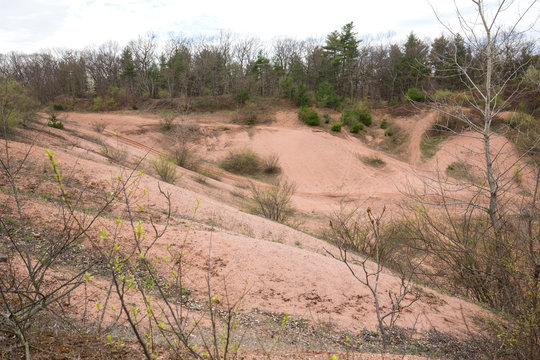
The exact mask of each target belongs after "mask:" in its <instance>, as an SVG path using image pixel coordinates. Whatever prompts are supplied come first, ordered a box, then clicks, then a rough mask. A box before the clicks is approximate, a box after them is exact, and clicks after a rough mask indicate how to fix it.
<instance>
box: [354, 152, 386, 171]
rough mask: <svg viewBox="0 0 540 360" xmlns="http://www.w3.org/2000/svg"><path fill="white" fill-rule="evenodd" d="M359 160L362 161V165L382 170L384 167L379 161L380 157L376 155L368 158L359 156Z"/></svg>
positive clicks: (380, 160)
mask: <svg viewBox="0 0 540 360" xmlns="http://www.w3.org/2000/svg"><path fill="white" fill-rule="evenodd" d="M360 160H362V162H363V163H364V164H366V165H369V166H373V167H376V168H382V167H385V166H386V162H385V161H384V160H383V159H381V157H380V156H379V155H377V154H372V155H370V156H360Z"/></svg>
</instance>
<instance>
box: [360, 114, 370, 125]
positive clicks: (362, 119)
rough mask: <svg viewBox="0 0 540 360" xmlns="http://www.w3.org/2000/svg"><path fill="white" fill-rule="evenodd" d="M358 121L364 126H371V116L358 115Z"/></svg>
mask: <svg viewBox="0 0 540 360" xmlns="http://www.w3.org/2000/svg"><path fill="white" fill-rule="evenodd" d="M358 120H360V122H361V123H362V124H364V125H366V126H371V123H372V120H371V114H368V113H360V115H359V116H358Z"/></svg>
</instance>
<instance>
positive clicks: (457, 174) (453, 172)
mask: <svg viewBox="0 0 540 360" xmlns="http://www.w3.org/2000/svg"><path fill="white" fill-rule="evenodd" d="M446 173H447V174H448V175H449V176H451V177H453V178H456V179H467V180H471V179H472V175H471V173H470V170H469V167H468V166H467V165H466V164H465V163H463V162H459V161H454V162H453V163H451V164H450V165H448V167H447V168H446Z"/></svg>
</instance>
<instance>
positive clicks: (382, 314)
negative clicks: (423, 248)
mask: <svg viewBox="0 0 540 360" xmlns="http://www.w3.org/2000/svg"><path fill="white" fill-rule="evenodd" d="M384 213H385V209H384V208H383V210H382V211H381V213H380V214H379V215H375V214H374V213H373V211H372V210H371V209H370V208H368V209H367V210H366V216H365V217H361V216H359V214H358V209H353V210H352V211H348V212H347V211H343V210H342V211H341V212H340V213H338V214H336V216H334V217H333V218H332V220H333V221H332V220H331V221H330V231H331V233H330V234H331V239H332V242H333V243H334V244H335V245H336V246H337V247H338V250H339V254H338V255H335V254H332V253H331V252H329V251H328V250H327V252H328V253H329V254H330V255H331V256H332V257H334V258H335V259H338V260H340V261H342V262H343V263H344V264H345V265H346V266H347V268H348V269H349V271H350V272H351V274H352V275H353V276H354V278H355V279H356V280H358V282H359V283H360V284H362V285H364V286H367V287H368V288H369V290H370V292H371V294H372V298H373V302H374V305H375V313H376V315H377V321H378V327H379V331H380V333H381V336H382V341H383V345H384V346H385V347H386V346H387V344H388V340H389V339H390V337H391V335H392V334H393V332H394V329H395V326H396V322H397V320H398V318H399V317H400V315H401V313H402V312H403V310H405V309H407V308H409V307H411V306H412V305H413V304H414V303H415V302H416V301H417V300H418V292H417V290H416V289H415V284H414V279H415V277H416V275H417V273H418V272H419V269H420V266H421V265H422V263H423V261H424V259H425V257H424V256H423V255H421V256H418V255H417V254H415V251H414V246H412V244H411V243H409V242H400V241H399V239H401V235H402V234H399V232H398V234H399V236H395V234H396V231H395V227H394V225H392V224H385V223H383V221H382V220H383V215H384ZM349 251H352V252H357V253H361V254H364V256H365V257H363V258H357V257H351V256H350V255H349ZM370 261H373V262H374V264H371V263H370ZM353 263H354V264H356V265H359V266H355V265H354V264H353ZM387 265H393V266H392V267H393V268H394V270H395V271H396V273H397V275H398V276H399V278H400V286H399V288H398V289H393V290H391V291H389V292H388V297H389V300H390V305H389V306H383V305H382V303H381V301H382V295H383V293H382V292H381V291H380V290H379V283H380V274H381V273H382V271H383V269H384V267H385V266H387Z"/></svg>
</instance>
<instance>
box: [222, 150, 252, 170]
mask: <svg viewBox="0 0 540 360" xmlns="http://www.w3.org/2000/svg"><path fill="white" fill-rule="evenodd" d="M220 166H221V167H222V168H223V169H225V170H227V171H229V172H232V173H235V174H242V175H255V174H257V173H259V172H260V171H261V168H262V167H261V158H260V157H259V155H257V154H256V153H255V152H254V151H253V150H251V149H248V148H244V149H239V150H234V151H230V152H229V154H228V155H227V156H226V157H225V158H224V159H223V160H221V162H220Z"/></svg>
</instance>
